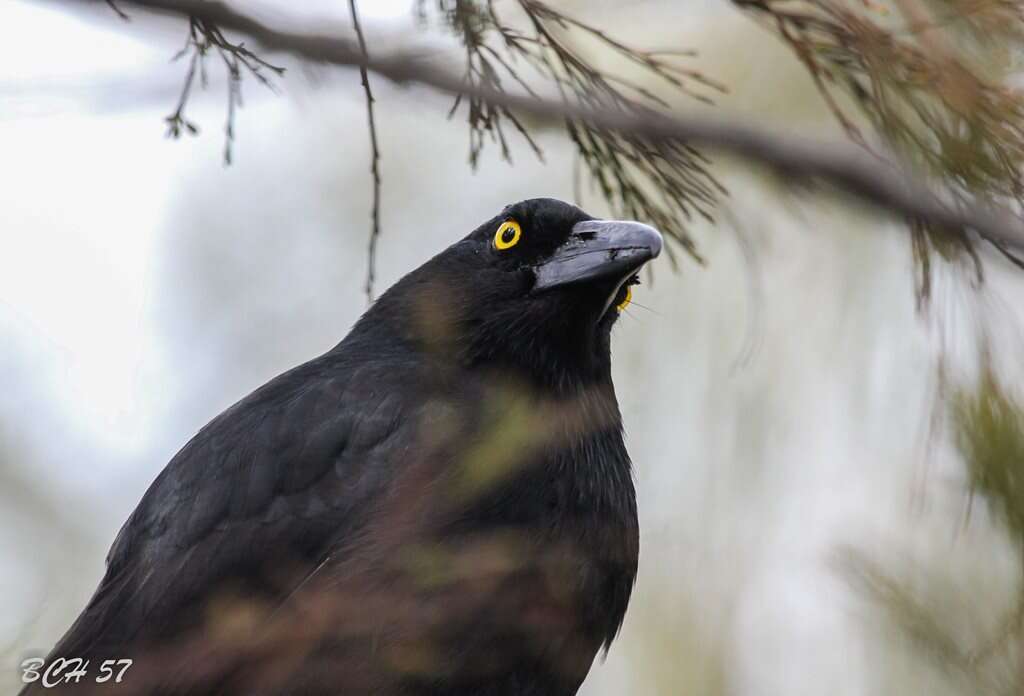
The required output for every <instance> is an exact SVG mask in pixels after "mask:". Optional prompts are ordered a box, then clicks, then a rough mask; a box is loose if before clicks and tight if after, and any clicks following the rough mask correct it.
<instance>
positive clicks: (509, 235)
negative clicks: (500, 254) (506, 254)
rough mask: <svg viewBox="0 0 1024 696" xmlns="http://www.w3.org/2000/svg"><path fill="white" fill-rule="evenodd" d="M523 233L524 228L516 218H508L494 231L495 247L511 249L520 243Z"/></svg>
mask: <svg viewBox="0 0 1024 696" xmlns="http://www.w3.org/2000/svg"><path fill="white" fill-rule="evenodd" d="M522 235H523V228H521V227H520V226H519V223H518V222H516V221H515V220H506V221H505V222H503V223H501V227H499V228H498V231H497V232H495V233H494V247H495V248H496V249H499V250H501V251H504V250H505V249H511V248H512V247H514V246H515V245H516V244H518V243H519V238H520V237H521V236H522Z"/></svg>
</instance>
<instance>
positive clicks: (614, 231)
mask: <svg viewBox="0 0 1024 696" xmlns="http://www.w3.org/2000/svg"><path fill="white" fill-rule="evenodd" d="M660 253H661V234H660V233H659V232H658V230H656V229H654V228H653V227H650V226H648V225H644V224H643V223H639V222H627V221H621V220H585V221H584V222H578V223H576V225H575V226H574V227H573V228H572V234H571V235H570V236H569V239H567V240H566V242H565V243H564V244H563V245H562V246H560V247H559V248H558V249H556V250H555V252H554V253H553V254H552V255H551V256H550V257H549V258H547V259H546V260H544V261H542V262H541V263H539V264H537V265H536V266H534V268H533V270H534V273H535V274H536V278H537V279H536V282H535V283H534V286H533V289H534V291H537V290H546V289H548V288H556V287H559V286H562V285H569V284H572V283H581V282H585V281H588V280H598V279H603V278H607V279H612V280H617V281H618V280H625V279H626V278H628V277H629V276H631V275H633V274H634V273H636V271H637V270H639V269H640V267H641V266H643V265H644V264H645V263H647V262H648V261H650V260H651V259H653V258H655V257H656V256H657V255H658V254H660Z"/></svg>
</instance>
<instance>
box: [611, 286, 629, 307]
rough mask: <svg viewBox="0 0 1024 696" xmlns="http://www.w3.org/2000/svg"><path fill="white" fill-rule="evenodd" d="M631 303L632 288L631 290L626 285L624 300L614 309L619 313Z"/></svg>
mask: <svg viewBox="0 0 1024 696" xmlns="http://www.w3.org/2000/svg"><path fill="white" fill-rule="evenodd" d="M632 301H633V288H632V286H629V285H627V286H626V296H625V297H624V298H622V302H620V303H619V304H617V305H615V309H617V310H619V311H620V312H621V311H623V310H625V309H626V307H628V306H629V303H630V302H632Z"/></svg>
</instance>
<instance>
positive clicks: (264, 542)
mask: <svg viewBox="0 0 1024 696" xmlns="http://www.w3.org/2000/svg"><path fill="white" fill-rule="evenodd" d="M398 372H400V370H399V371H396V370H395V369H394V368H393V367H391V368H390V369H388V370H387V371H382V370H381V369H379V368H374V366H373V365H363V366H361V367H353V368H351V369H348V370H345V369H339V368H338V366H337V365H329V364H325V359H323V358H322V359H320V360H319V361H313V362H310V363H307V364H306V365H303V366H300V367H298V368H295V369H294V370H292V371H290V372H288V373H285V374H283V375H281V376H280V377H278V378H276V379H275V380H273V381H271V382H270V383H268V384H267V385H265V386H264V387H262V388H261V389H259V390H257V391H256V392H253V393H252V394H250V395H249V396H248V397H246V398H245V399H243V400H242V401H240V402H239V403H237V404H235V405H234V406H233V407H231V408H230V409H228V410H227V411H225V412H224V413H222V414H221V415H220V416H218V417H217V418H215V419H214V420H213V421H212V422H211V423H209V424H208V425H207V426H206V427H205V428H204V429H203V430H201V431H200V432H199V434H197V435H196V436H195V438H193V439H192V440H191V441H190V442H189V443H188V444H187V445H186V446H185V447H184V448H183V449H182V450H181V451H180V452H179V453H178V454H177V455H176V456H175V457H174V458H173V459H172V460H171V462H170V463H169V464H168V465H167V467H166V468H165V469H164V470H163V472H162V473H161V474H160V475H159V477H158V478H157V479H156V480H155V481H154V483H153V484H152V485H151V487H150V488H149V490H148V491H147V492H146V494H145V496H144V497H143V499H142V501H141V502H140V504H139V506H138V507H137V508H136V510H135V511H134V512H133V513H132V515H131V516H130V517H129V519H128V521H127V522H126V523H125V525H124V526H123V528H122V529H121V531H120V532H119V534H118V536H117V538H116V540H115V542H114V544H113V546H112V548H111V550H110V553H109V555H108V557H107V571H106V574H105V576H104V578H103V580H102V581H101V583H100V586H99V588H98V589H97V591H96V593H95V595H94V596H93V598H92V599H91V601H90V603H89V605H88V606H87V607H86V609H85V610H84V611H83V613H82V614H81V616H80V617H79V618H78V620H77V621H76V622H75V624H74V625H73V626H72V627H71V628H70V629H69V631H68V632H67V634H66V635H65V636H64V638H63V639H62V640H61V641H60V643H59V644H58V645H57V647H56V648H55V649H54V651H53V653H52V656H74V657H88V656H90V655H97V656H98V655H106V654H108V653H109V654H110V655H111V656H116V657H131V655H130V654H128V655H125V654H122V653H124V652H125V651H126V648H135V647H137V646H138V645H144V644H147V643H150V642H153V643H156V642H159V641H160V640H166V639H167V638H168V636H170V635H173V634H175V633H176V632H178V631H180V630H181V629H183V628H187V627H189V626H195V625H197V624H199V623H201V622H202V621H203V620H204V617H203V612H205V611H207V610H208V609H209V607H208V606H205V607H204V606H203V603H204V601H209V600H213V599H216V597H213V596H212V595H211V593H212V592H214V591H215V590H216V589H217V588H231V589H233V590H237V591H239V592H242V593H244V594H246V596H252V595H254V594H256V595H258V596H260V597H262V598H264V600H265V601H266V602H267V603H268V605H270V606H272V605H273V604H274V603H275V602H279V601H280V599H281V598H283V597H285V596H287V595H288V594H289V593H290V592H291V591H292V590H293V589H294V587H295V586H296V585H297V584H298V583H300V582H301V580H302V578H303V577H305V576H307V575H308V574H309V572H310V571H311V569H313V568H315V567H316V566H317V565H318V564H319V563H320V562H321V561H322V560H323V558H324V554H325V553H326V552H327V548H326V547H327V545H328V544H329V543H330V542H331V541H332V540H335V541H336V540H337V539H338V538H339V537H344V536H345V535H346V534H352V533H357V532H358V530H359V527H360V525H361V524H362V522H363V521H365V519H366V516H367V513H368V510H369V508H370V507H371V506H372V505H373V501H374V500H375V499H376V498H377V497H378V496H379V494H380V492H381V491H382V490H384V489H385V487H386V484H387V481H388V480H389V475H390V474H389V472H390V467H391V466H392V465H393V463H394V462H393V460H394V457H388V456H387V451H389V450H390V451H394V450H393V448H390V447H388V445H389V444H395V443H398V442H400V441H402V440H403V439H405V438H409V437H412V436H413V435H412V433H411V432H410V431H411V429H410V428H409V427H403V413H404V412H405V411H406V410H407V408H406V406H407V404H408V402H409V401H410V399H411V398H412V397H411V396H410V395H409V389H405V390H401V389H395V388H393V387H394V385H395V383H396V380H400V379H401V376H400V375H399V374H397V373H398ZM398 446H400V445H398ZM129 652H130V650H129ZM115 653H116V655H115Z"/></svg>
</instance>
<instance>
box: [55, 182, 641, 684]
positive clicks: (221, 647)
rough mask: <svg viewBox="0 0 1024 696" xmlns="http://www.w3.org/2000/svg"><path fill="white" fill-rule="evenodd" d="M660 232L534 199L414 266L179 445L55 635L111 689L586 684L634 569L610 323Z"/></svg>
mask: <svg viewBox="0 0 1024 696" xmlns="http://www.w3.org/2000/svg"><path fill="white" fill-rule="evenodd" d="M660 245H661V239H660V236H659V235H658V234H657V232H655V231H654V230H652V229H651V228H649V227H646V226H643V225H640V224H638V223H621V222H608V221H598V220H593V219H592V218H590V217H589V216H588V215H586V214H585V213H583V212H582V211H581V210H579V209H578V208H576V207H574V206H571V205H568V204H566V203H562V202H560V201H556V200H553V199H534V200H529V201H524V202H521V203H518V204H515V205H512V206H509V207H508V208H506V209H505V210H504V211H502V213H501V214H500V215H498V216H496V217H495V218H493V219H492V220H489V221H488V222H486V223H484V224H483V225H481V226H480V227H479V228H478V229H476V230H475V231H474V232H472V233H471V234H469V235H468V236H467V237H466V238H465V239H463V240H461V241H459V242H457V243H456V244H454V245H452V246H451V247H449V248H448V249H446V250H445V251H443V252H442V253H440V254H439V255H437V256H436V257H434V258H433V259H431V260H430V261H428V262H427V263H425V264H424V265H423V266H421V267H420V268H418V269H416V270H415V271H413V272H411V273H410V274H409V275H407V276H406V277H404V278H403V279H401V280H400V281H399V282H398V283H396V284H395V286H394V287H392V288H391V289H390V290H389V291H388V292H387V293H385V294H384V295H383V296H382V297H381V298H380V299H379V300H378V301H377V302H376V303H375V304H374V305H373V307H372V308H371V309H370V310H368V311H367V312H366V314H365V315H364V316H363V317H362V318H361V319H360V320H359V322H358V323H357V324H356V325H355V327H354V328H353V329H352V331H351V332H350V333H349V335H348V336H347V337H346V338H345V339H344V340H343V341H342V342H341V343H340V344H338V345H337V346H336V347H335V348H333V349H332V350H330V351H328V352H327V353H326V354H324V355H322V356H320V357H318V358H315V359H313V360H311V361H310V362H307V363H305V364H303V365H300V366H299V367H296V368H294V369H292V370H290V371H288V372H286V373H284V374H282V375H280V376H279V377H277V378H275V379H273V380H272V381H270V382H269V383H267V384H266V385H264V386H263V387H260V388H259V389H257V390H256V391H255V392H253V393H252V394H250V395H249V396H247V397H245V398H244V399H242V400H241V401H239V402H238V403H237V404H235V405H234V406H232V407H231V408H229V409H228V410H227V411H225V412H224V413H222V414H221V415H219V416H217V417H216V418H215V419H213V420H212V421H211V422H210V423H209V424H208V425H207V426H206V427H204V428H203V429H202V430H201V431H200V432H199V433H198V434H197V435H196V436H195V437H194V438H193V439H192V440H191V441H190V442H189V443H188V444H187V445H185V447H184V448H183V449H182V450H181V451H180V452H178V454H177V455H175V457H174V458H173V459H172V460H171V462H170V463H169V464H168V465H167V467H166V468H165V469H164V470H163V472H162V473H161V474H160V475H159V476H158V477H157V479H156V480H155V481H154V483H153V484H152V485H151V487H150V488H149V490H148V491H147V492H146V494H145V496H144V497H143V499H142V501H141V502H140V504H139V506H138V507H137V508H136V510H135V511H134V512H133V513H132V515H131V516H130V517H129V519H128V521H127V522H126V523H125V524H124V526H123V528H122V529H121V531H120V533H119V534H118V536H117V539H116V540H115V542H114V544H113V547H112V548H111V550H110V553H109V555H108V558H107V571H106V574H105V576H104V578H103V580H102V582H101V583H100V586H99V588H98V589H97V591H96V593H95V595H94V596H93V598H92V599H91V600H90V602H89V605H88V606H87V607H86V609H85V610H84V611H83V613H82V614H81V616H80V617H79V618H78V620H77V621H76V622H75V623H74V625H73V626H72V627H71V628H70V629H69V631H68V632H67V634H66V635H65V636H64V638H63V639H62V640H61V641H60V642H59V643H58V645H57V646H56V648H55V649H54V651H53V652H52V653H51V656H50V658H48V659H50V660H52V659H55V658H57V657H67V658H72V657H81V658H83V659H87V660H89V661H90V665H91V667H90V668H89V669H90V671H91V675H90V676H87V677H86V678H84V679H82V680H81V681H80V683H79V684H78V685H77V688H78V690H81V691H89V690H94V689H96V688H109V689H110V690H111V691H116V692H117V693H118V694H122V695H123V694H132V693H145V694H159V693H167V694H170V693H175V694H177V693H183V694H184V693H197V694H207V693H226V694H235V693H238V694H410V695H411V694H423V695H427V694H429V695H432V696H440V695H442V694H444V695H450V696H456V695H469V694H485V695H486V694H493V695H495V696H497V695H499V694H501V695H505V694H508V695H511V694H517V695H537V696H540V695H551V696H554V695H562V694H573V693H575V692H576V690H577V689H578V687H579V685H580V683H581V682H582V680H583V678H584V677H585V676H586V674H587V671H588V670H589V668H590V665H591V662H592V661H593V658H594V656H595V655H596V654H597V652H598V651H599V650H600V649H601V648H602V646H605V647H607V646H608V645H609V644H610V642H611V641H612V639H613V638H614V636H615V635H616V633H617V631H618V629H619V627H620V625H621V623H622V620H623V617H624V615H625V611H626V605H627V603H628V600H629V596H630V592H631V589H632V586H633V582H634V578H635V575H636V570H637V554H638V531H637V514H636V500H635V493H634V488H633V482H632V472H631V465H630V460H629V456H628V454H627V452H626V448H625V446H624V443H623V435H622V421H621V417H620V414H619V410H618V405H617V402H616V398H615V392H614V388H613V385H612V379H611V370H610V367H611V365H610V361H611V357H610V332H611V327H612V324H613V323H614V322H615V320H616V318H617V316H618V314H619V306H618V305H620V304H623V303H624V302H626V301H628V295H627V293H628V292H629V286H630V285H631V284H632V283H633V282H634V281H635V278H636V276H635V273H636V271H637V270H638V269H639V267H640V266H641V265H643V263H645V262H646V261H648V260H649V259H651V258H653V257H654V256H656V255H657V254H658V252H659V250H660ZM119 658H132V659H134V660H135V662H134V664H133V665H132V667H131V668H130V669H129V670H128V671H127V672H126V673H125V675H124V678H123V681H122V683H120V684H116V685H113V684H110V683H108V684H104V685H101V687H97V685H96V684H95V683H91V682H93V681H94V680H93V679H92V675H95V674H96V670H97V669H98V665H99V664H100V663H101V662H102V661H103V660H104V659H119ZM65 688H67V687H65ZM49 691H52V690H48V692H49Z"/></svg>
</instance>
